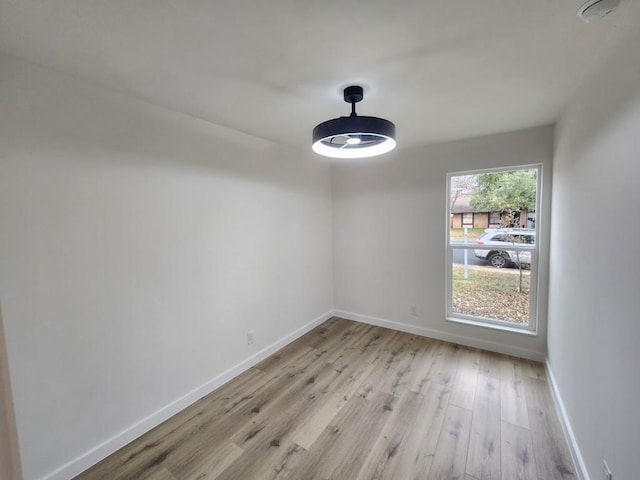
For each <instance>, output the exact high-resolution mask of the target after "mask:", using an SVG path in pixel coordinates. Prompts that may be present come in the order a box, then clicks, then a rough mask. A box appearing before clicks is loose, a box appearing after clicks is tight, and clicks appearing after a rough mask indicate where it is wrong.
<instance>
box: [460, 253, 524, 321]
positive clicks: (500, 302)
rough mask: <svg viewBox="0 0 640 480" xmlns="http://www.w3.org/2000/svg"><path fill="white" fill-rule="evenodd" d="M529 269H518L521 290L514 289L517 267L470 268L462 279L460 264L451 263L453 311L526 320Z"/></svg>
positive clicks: (494, 317) (462, 270)
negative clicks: (467, 275)
mask: <svg viewBox="0 0 640 480" xmlns="http://www.w3.org/2000/svg"><path fill="white" fill-rule="evenodd" d="M530 280H531V272H530V271H528V270H523V271H522V290H523V292H522V293H520V292H518V284H519V282H520V275H519V273H518V270H517V269H490V268H470V269H469V278H468V279H467V280H465V279H464V268H463V266H462V265H453V311H454V312H455V313H460V314H465V315H474V316H476V317H484V318H493V319H497V320H506V321H509V322H514V323H520V324H522V323H528V322H529V288H530V284H531V281H530Z"/></svg>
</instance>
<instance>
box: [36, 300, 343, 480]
mask: <svg viewBox="0 0 640 480" xmlns="http://www.w3.org/2000/svg"><path fill="white" fill-rule="evenodd" d="M333 313H334V312H333V311H329V312H326V313H324V314H323V315H320V316H319V317H318V318H316V319H314V320H312V321H311V322H309V323H307V324H306V325H303V326H302V327H300V328H298V329H297V330H295V331H293V332H292V333H290V334H288V335H286V336H284V337H282V338H281V339H280V340H278V341H276V342H274V343H272V344H271V345H269V346H267V347H265V348H263V349H262V350H260V351H259V352H257V353H255V354H253V355H251V356H250V357H249V358H247V359H246V360H243V361H242V362H240V363H238V364H237V365H235V366H233V367H231V368H230V369H228V370H226V371H225V372H223V373H221V374H219V375H217V376H215V377H214V378H212V379H211V380H209V381H208V382H206V383H204V384H203V385H201V386H199V387H197V388H195V389H194V390H192V391H190V392H189V393H187V394H186V395H183V396H182V397H180V398H178V399H177V400H175V401H173V402H171V403H170V404H169V405H167V406H165V407H163V408H161V409H160V410H158V411H156V412H154V413H152V414H151V415H149V416H148V417H146V418H144V419H143V420H141V421H139V422H138V423H136V424H134V425H132V426H131V427H129V428H127V429H125V430H123V431H122V432H120V433H118V434H117V435H115V436H113V437H111V438H110V439H108V440H106V441H105V442H103V443H101V444H100V445H98V446H96V447H94V448H92V449H91V450H89V451H87V452H86V453H84V454H82V455H81V456H79V457H78V458H76V459H74V460H72V461H70V462H69V463H67V464H65V465H63V466H62V467H60V468H58V469H57V470H55V471H54V472H52V473H50V474H48V475H46V476H44V477H42V478H41V480H69V479H70V478H73V477H75V476H76V475H78V474H79V473H81V472H83V471H85V470H86V469H88V468H89V467H91V466H93V465H95V464H96V463H98V462H99V461H100V460H102V459H104V458H106V457H108V456H109V455H111V454H112V453H114V452H116V451H117V450H119V449H120V448H122V447H124V446H125V445H127V444H128V443H130V442H131V441H133V440H135V439H136V438H138V437H140V436H141V435H143V434H145V433H147V432H148V431H149V430H151V429H152V428H154V427H157V426H158V425H160V424H161V423H162V422H164V421H165V420H168V419H169V418H171V417H172V416H174V415H175V414H176V413H178V412H180V411H182V410H184V409H185V408H187V407H188V406H190V405H192V404H193V403H195V402H196V401H198V400H199V399H201V398H202V397H204V396H205V395H208V394H209V393H211V392H213V391H214V390H216V389H217V388H220V387H221V386H222V385H224V384H225V383H227V382H228V381H230V380H232V379H233V378H235V377H237V376H238V375H240V374H241V373H242V372H244V371H245V370H248V369H249V368H251V367H253V366H254V365H256V364H257V363H259V362H261V361H262V360H264V359H265V358H267V357H268V356H269V355H272V354H273V353H275V352H277V351H278V350H280V349H281V348H283V347H285V346H286V345H288V344H289V343H291V342H293V341H294V340H296V339H297V338H299V337H301V336H302V335H304V334H305V333H307V332H308V331H310V330H311V329H313V328H315V327H317V326H318V325H320V324H321V323H323V322H324V321H326V320H328V319H330V318H331V317H332V316H333Z"/></svg>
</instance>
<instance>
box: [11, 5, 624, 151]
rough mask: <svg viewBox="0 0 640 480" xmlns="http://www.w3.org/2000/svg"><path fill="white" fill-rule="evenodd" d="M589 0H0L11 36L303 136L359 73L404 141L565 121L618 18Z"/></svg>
mask: <svg viewBox="0 0 640 480" xmlns="http://www.w3.org/2000/svg"><path fill="white" fill-rule="evenodd" d="M623 2H624V0H623ZM581 3H582V0H561V1H560V0H536V1H531V0H482V1H478V0H440V1H435V0H394V1H389V0H366V1H365V0H359V1H356V0H340V1H335V0H324V1H310V0H269V1H267V0H262V1H260V0H252V1H251V0H208V1H205V0H146V1H144V0H139V1H131V0H111V1H108V2H107V1H98V0H0V51H4V52H5V53H8V54H10V55H14V56H18V57H22V58H25V59H27V60H29V61H32V62H36V63H40V64H44V65H47V66H49V67H52V68H54V69H56V70H59V71H62V72H66V73H69V74H71V75H74V76H76V77H80V78H85V79H88V80H90V81H93V82H97V83H99V84H101V85H102V86H104V87H107V88H109V89H113V90H116V91H118V92H121V93H124V94H127V95H130V96H133V97H137V98H140V99H144V100H146V101H148V102H151V103H153V104H156V105H160V106H163V107H166V108H169V109H172V110H175V111H178V112H182V113H185V114H188V115H192V116H195V117H198V118H201V119H203V120H206V121H208V122H211V123H214V124H217V125H220V126H224V127H228V128H231V129H234V130H238V131H241V132H244V133H247V134H250V135H253V136H256V137H260V138H263V139H267V140H270V141H273V142H276V143H279V144H285V145H289V146H295V147H299V148H304V149H309V148H310V144H311V130H312V128H313V127H314V126H315V125H316V124H317V123H319V122H321V121H324V120H328V119H330V118H335V117H338V116H340V115H346V114H347V113H348V112H349V106H348V105H347V104H346V103H344V102H343V100H342V94H341V92H342V88H343V87H345V86H347V85H349V84H360V85H363V86H364V89H365V98H364V101H363V102H362V103H360V104H359V105H358V113H360V114H362V115H373V116H381V117H384V118H388V119H389V120H392V121H393V122H395V123H396V126H397V130H398V142H399V146H400V147H406V146H415V145H419V144H427V143H434V142H441V141H448V140H453V139H458V138H465V137H472V136H478V135H484V134H490V133H496V132H502V131H510V130H516V129H520V128H527V127H531V126H537V125H542V124H548V123H552V122H553V121H554V120H556V119H557V118H558V116H559V114H560V113H561V111H562V109H563V106H564V104H565V103H566V101H567V99H568V97H569V95H571V93H572V91H574V89H575V86H576V83H577V82H579V81H580V78H581V75H582V74H583V73H584V70H585V68H586V67H587V66H588V64H589V61H590V60H591V59H592V58H593V54H594V51H596V50H597V47H598V44H599V42H602V41H603V40H604V39H605V37H606V36H607V34H608V31H609V30H610V29H611V28H612V27H613V25H614V20H615V19H614V20H613V21H612V20H611V19H610V18H608V19H606V20H605V21H603V22H600V23H598V24H592V25H588V24H585V23H583V22H581V21H580V20H579V19H578V18H577V17H576V11H577V10H578V7H579V6H580V5H581ZM619 15H621V11H620V10H618V11H617V12H615V13H614V14H613V15H612V17H615V16H619Z"/></svg>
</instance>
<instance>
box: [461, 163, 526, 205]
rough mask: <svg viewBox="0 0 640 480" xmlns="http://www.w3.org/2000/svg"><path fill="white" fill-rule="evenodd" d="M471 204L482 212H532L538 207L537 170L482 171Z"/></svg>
mask: <svg viewBox="0 0 640 480" xmlns="http://www.w3.org/2000/svg"><path fill="white" fill-rule="evenodd" d="M477 180H478V186H477V189H476V192H475V193H474V195H473V197H471V206H472V207H473V208H474V210H475V211H482V212H508V213H513V212H524V211H527V212H532V211H535V209H536V185H537V180H536V170H511V171H509V172H496V173H481V174H479V175H478V177H477Z"/></svg>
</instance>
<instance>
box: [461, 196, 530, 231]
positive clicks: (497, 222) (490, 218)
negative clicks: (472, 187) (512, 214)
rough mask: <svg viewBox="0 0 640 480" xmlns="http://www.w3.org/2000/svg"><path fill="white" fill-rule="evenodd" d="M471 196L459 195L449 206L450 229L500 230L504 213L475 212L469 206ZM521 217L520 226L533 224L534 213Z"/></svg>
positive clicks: (528, 226) (502, 225) (527, 213)
mask: <svg viewBox="0 0 640 480" xmlns="http://www.w3.org/2000/svg"><path fill="white" fill-rule="evenodd" d="M471 198H472V195H464V194H463V195H460V196H458V197H457V198H455V199H454V200H453V205H452V206H451V228H464V227H468V228H500V227H504V226H505V224H504V223H503V222H502V219H503V217H504V216H505V215H507V214H506V213H501V212H486V211H481V210H476V209H474V208H473V207H472V206H471ZM525 213H526V215H521V217H520V226H521V227H527V228H531V227H533V224H534V222H535V212H525Z"/></svg>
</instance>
